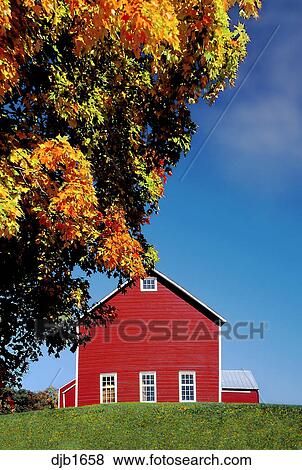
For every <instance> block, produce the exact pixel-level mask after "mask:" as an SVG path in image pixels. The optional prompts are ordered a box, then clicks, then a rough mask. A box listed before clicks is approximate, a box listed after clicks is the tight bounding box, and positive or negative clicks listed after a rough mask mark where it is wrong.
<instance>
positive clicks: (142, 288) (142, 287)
mask: <svg viewBox="0 0 302 470" xmlns="http://www.w3.org/2000/svg"><path fill="white" fill-rule="evenodd" d="M146 279H154V289H144V281H145V280H146ZM140 290H141V292H157V277H155V276H148V277H145V278H144V279H140Z"/></svg>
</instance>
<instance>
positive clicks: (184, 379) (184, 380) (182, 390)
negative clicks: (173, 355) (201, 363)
mask: <svg viewBox="0 0 302 470" xmlns="http://www.w3.org/2000/svg"><path fill="white" fill-rule="evenodd" d="M179 401H196V373H195V371H191V370H189V371H185V370H184V371H183V370H181V371H179Z"/></svg>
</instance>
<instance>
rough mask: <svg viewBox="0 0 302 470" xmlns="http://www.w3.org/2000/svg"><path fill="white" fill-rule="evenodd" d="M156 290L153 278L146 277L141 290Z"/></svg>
mask: <svg viewBox="0 0 302 470" xmlns="http://www.w3.org/2000/svg"><path fill="white" fill-rule="evenodd" d="M155 289H156V280H155V278H154V277H147V279H143V290H155Z"/></svg>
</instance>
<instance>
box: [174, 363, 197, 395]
mask: <svg viewBox="0 0 302 470" xmlns="http://www.w3.org/2000/svg"><path fill="white" fill-rule="evenodd" d="M182 374H193V385H194V400H182V398H181V397H182V393H181V385H182V384H181V376H182ZM178 386H179V387H178V391H179V401H180V402H181V403H195V402H196V371H195V370H180V371H179V372H178Z"/></svg>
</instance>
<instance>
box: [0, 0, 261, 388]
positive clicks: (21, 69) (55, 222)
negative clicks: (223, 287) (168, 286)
mask: <svg viewBox="0 0 302 470" xmlns="http://www.w3.org/2000/svg"><path fill="white" fill-rule="evenodd" d="M260 7H261V2H260V0H199V1H198V0H186V1H183V0H149V1H147V0H2V2H1V5H0V256H1V257H0V272H1V281H0V370H2V378H3V380H9V379H10V378H12V377H15V379H16V378H17V377H18V376H20V375H21V374H22V373H23V372H24V371H25V370H26V367H27V365H28V362H29V361H30V360H36V359H37V358H38V357H39V355H40V354H41V346H42V345H43V344H45V345H46V347H47V349H48V352H49V353H53V354H56V355H57V354H59V352H60V351H61V350H62V349H63V348H65V347H70V348H71V349H72V350H75V348H76V347H77V345H78V344H81V343H82V342H85V341H86V340H87V339H88V336H89V335H80V334H78V333H77V334H76V333H75V332H74V328H75V325H77V324H79V322H80V323H82V324H84V325H85V326H86V327H87V331H89V328H90V327H92V326H93V325H95V324H106V323H107V322H110V321H111V320H112V319H114V317H115V312H114V311H112V310H110V309H108V308H107V309H105V308H99V309H97V310H95V311H94V312H93V313H91V312H89V309H88V301H89V294H88V288H89V283H88V281H87V277H86V276H85V275H88V276H89V275H90V274H91V273H93V272H95V271H99V272H103V273H107V274H108V275H114V276H116V277H118V278H119V279H120V280H121V279H132V280H135V279H136V278H138V277H144V276H145V275H146V272H147V271H148V269H149V268H151V267H152V266H153V265H154V263H155V262H156V260H157V253H156V250H155V249H154V248H153V247H152V246H150V245H149V244H148V242H147V240H146V239H145V237H144V236H143V234H142V228H143V226H144V224H146V223H149V222H150V216H151V214H152V213H156V212H157V211H158V201H159V199H160V198H161V197H162V195H163V192H164V185H165V182H166V179H167V176H170V175H171V174H172V168H173V167H174V166H175V165H176V164H177V162H178V161H179V159H180V157H181V155H182V154H186V153H187V152H188V151H189V149H190V142H191V138H192V135H193V134H194V132H195V130H196V126H195V124H194V123H193V122H192V120H191V118H190V110H189V105H190V104H193V103H196V102H198V100H200V99H204V100H205V101H208V102H210V103H212V102H213V101H215V99H216V98H217V97H218V95H219V93H220V92H221V91H223V90H224V89H225V88H226V87H227V86H229V85H230V86H233V85H234V82H235V79H236V74H237V70H238V66H239V64H240V62H242V61H243V60H244V58H245V56H246V46H247V43H248V41H249V37H248V35H247V32H246V28H245V24H244V20H245V19H248V18H250V17H251V16H253V17H257V16H258V11H259V8H260ZM232 8H235V9H236V8H237V9H238V11H239V15H238V18H240V17H241V18H242V19H241V20H238V22H234V21H231V18H230V9H232ZM80 270H81V271H82V273H83V274H81V275H80V274H78V273H79V271H80ZM58 325H60V328H58Z"/></svg>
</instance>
